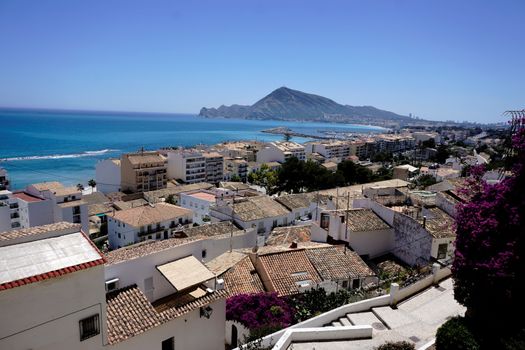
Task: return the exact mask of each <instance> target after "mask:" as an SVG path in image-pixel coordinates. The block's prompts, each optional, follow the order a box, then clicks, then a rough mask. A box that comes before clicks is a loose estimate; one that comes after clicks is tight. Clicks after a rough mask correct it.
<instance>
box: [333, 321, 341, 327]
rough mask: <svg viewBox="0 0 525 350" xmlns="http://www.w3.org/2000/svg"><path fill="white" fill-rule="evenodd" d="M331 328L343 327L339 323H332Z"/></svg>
mask: <svg viewBox="0 0 525 350" xmlns="http://www.w3.org/2000/svg"><path fill="white" fill-rule="evenodd" d="M332 327H343V325H342V324H341V322H339V321H334V322H332Z"/></svg>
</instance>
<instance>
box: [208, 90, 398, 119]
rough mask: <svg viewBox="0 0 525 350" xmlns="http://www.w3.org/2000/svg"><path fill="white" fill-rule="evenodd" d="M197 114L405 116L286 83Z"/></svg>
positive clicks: (370, 117) (318, 117)
mask: <svg viewBox="0 0 525 350" xmlns="http://www.w3.org/2000/svg"><path fill="white" fill-rule="evenodd" d="M200 115H202V116H205V117H225V118H245V119H277V120H315V121H339V122H358V123H359V122H361V123H367V124H372V123H376V124H377V123H379V122H384V121H385V120H386V121H392V120H396V121H400V120H405V119H408V117H405V116H401V115H398V114H395V113H392V112H388V111H382V110H380V109H376V108H373V107H354V106H348V105H341V104H339V103H337V102H335V101H333V100H331V99H329V98H326V97H323V96H319V95H314V94H308V93H305V92H302V91H299V90H293V89H290V88H288V87H286V86H281V87H280V88H278V89H276V90H274V91H272V92H271V93H269V94H268V95H266V96H265V97H263V98H262V99H260V100H259V101H257V102H256V103H254V104H253V105H251V106H240V105H233V106H230V107H225V106H221V107H220V108H203V109H201V112H200Z"/></svg>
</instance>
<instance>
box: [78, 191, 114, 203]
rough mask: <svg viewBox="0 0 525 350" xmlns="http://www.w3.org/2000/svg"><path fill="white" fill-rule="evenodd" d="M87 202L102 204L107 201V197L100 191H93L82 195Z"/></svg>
mask: <svg viewBox="0 0 525 350" xmlns="http://www.w3.org/2000/svg"><path fill="white" fill-rule="evenodd" d="M82 199H83V200H85V201H86V203H88V204H103V203H107V202H109V201H110V200H109V198H108V197H106V195H105V194H104V193H102V192H93V193H90V194H86V195H83V196H82Z"/></svg>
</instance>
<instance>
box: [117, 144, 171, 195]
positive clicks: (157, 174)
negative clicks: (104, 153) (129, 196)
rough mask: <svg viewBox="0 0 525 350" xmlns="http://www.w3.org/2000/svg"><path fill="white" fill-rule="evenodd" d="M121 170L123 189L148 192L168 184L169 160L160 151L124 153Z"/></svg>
mask: <svg viewBox="0 0 525 350" xmlns="http://www.w3.org/2000/svg"><path fill="white" fill-rule="evenodd" d="M120 171H121V185H120V187H121V189H122V191H130V192H146V191H153V190H158V189H162V188H166V186H167V182H168V177H167V161H166V158H164V157H163V156H162V155H161V154H160V153H159V152H145V151H141V152H137V153H127V154H123V155H122V156H121V157H120Z"/></svg>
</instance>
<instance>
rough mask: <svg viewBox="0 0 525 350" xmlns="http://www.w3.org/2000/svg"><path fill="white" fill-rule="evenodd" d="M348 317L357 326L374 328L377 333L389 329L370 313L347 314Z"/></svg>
mask: <svg viewBox="0 0 525 350" xmlns="http://www.w3.org/2000/svg"><path fill="white" fill-rule="evenodd" d="M346 317H348V319H349V320H350V322H352V324H354V325H356V326H372V328H373V329H374V330H375V331H385V330H387V329H388V327H386V326H385V325H384V324H383V322H381V320H380V319H379V318H378V317H377V316H376V315H375V314H374V313H373V312H370V311H366V312H358V313H355V314H347V315H346Z"/></svg>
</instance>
